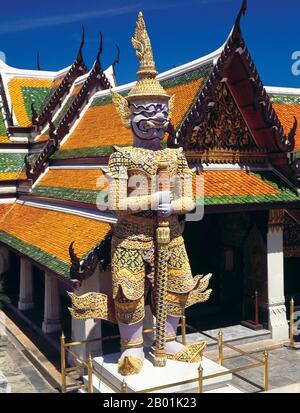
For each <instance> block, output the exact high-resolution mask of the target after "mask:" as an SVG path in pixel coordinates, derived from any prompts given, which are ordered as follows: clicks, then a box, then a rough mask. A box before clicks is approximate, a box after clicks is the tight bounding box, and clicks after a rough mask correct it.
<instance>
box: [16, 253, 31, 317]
mask: <svg viewBox="0 0 300 413" xmlns="http://www.w3.org/2000/svg"><path fill="white" fill-rule="evenodd" d="M33 307H34V303H33V280H32V265H31V262H30V261H29V260H28V259H26V258H21V260H20V295H19V302H18V308H19V310H22V311H24V310H29V309H31V308H33Z"/></svg>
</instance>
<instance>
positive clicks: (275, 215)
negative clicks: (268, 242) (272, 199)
mask: <svg viewBox="0 0 300 413" xmlns="http://www.w3.org/2000/svg"><path fill="white" fill-rule="evenodd" d="M283 228H284V209H270V210H269V231H271V232H275V231H276V232H278V231H282V230H283Z"/></svg>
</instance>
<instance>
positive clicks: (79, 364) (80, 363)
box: [61, 315, 269, 393]
mask: <svg viewBox="0 0 300 413" xmlns="http://www.w3.org/2000/svg"><path fill="white" fill-rule="evenodd" d="M180 326H181V336H182V340H181V341H182V343H183V344H186V329H187V328H188V329H190V330H191V331H194V332H197V333H200V334H202V335H203V336H206V337H208V338H210V339H211V340H213V341H215V342H216V343H217V346H218V362H219V365H221V366H223V363H224V360H225V359H226V358H225V357H224V347H227V348H229V349H230V350H233V351H235V352H237V353H239V354H241V355H243V356H245V357H247V358H249V359H251V360H253V361H255V363H252V364H248V365H245V366H241V367H236V368H233V369H227V368H226V370H225V371H221V372H219V373H214V374H209V375H206V376H205V375H204V374H203V367H202V363H200V365H199V367H198V373H197V377H196V378H194V379H190V380H184V381H181V382H174V383H171V384H167V385H163V386H157V387H152V388H145V389H143V390H140V391H138V393H150V392H154V391H156V392H157V391H162V390H165V389H167V388H172V387H177V386H183V385H187V384H193V383H194V384H195V386H198V392H199V393H203V388H204V382H205V381H207V380H209V379H213V378H217V377H223V376H227V375H230V374H236V373H239V372H242V371H246V370H250V369H253V368H258V367H263V371H264V385H263V388H264V390H265V391H266V390H268V386H269V385H268V381H269V378H268V353H267V351H265V352H264V356H263V359H261V358H259V357H257V356H255V355H253V354H251V353H248V352H246V351H243V350H241V349H239V348H238V347H235V346H232V345H231V344H228V343H224V338H223V332H222V331H220V332H219V334H218V337H217V338H215V337H213V336H211V335H209V334H207V333H205V332H203V331H200V330H197V329H195V328H194V327H192V326H190V325H188V324H187V323H186V319H185V316H184V315H183V316H182V322H181V325H180ZM143 332H144V333H150V332H154V329H147V330H144V331H143ZM119 337H120V336H119V335H115V336H110V337H99V338H95V339H92V340H81V341H76V342H70V343H66V342H65V337H64V335H63V334H62V336H61V391H62V393H65V392H66V391H67V376H68V375H69V374H70V373H71V372H74V371H76V370H77V369H78V368H86V369H87V389H86V390H87V392H88V393H93V375H94V376H95V377H97V378H98V379H99V380H100V381H102V382H103V383H106V384H107V385H108V386H109V387H111V388H113V390H114V391H115V392H116V393H126V392H127V383H126V380H125V379H124V380H123V382H122V384H121V386H120V388H118V387H117V386H115V385H114V384H113V383H111V382H109V383H108V382H107V380H106V379H105V378H104V377H103V376H102V375H101V374H100V373H99V372H98V371H97V370H95V369H94V367H93V359H92V356H91V354H89V356H88V359H87V360H81V359H80V358H79V357H78V355H77V354H75V353H73V352H72V351H71V350H70V347H74V346H79V345H82V344H88V343H92V342H97V341H98V342H103V341H108V340H113V339H117V338H119ZM66 352H69V353H70V354H71V355H72V356H73V357H74V359H75V364H76V366H75V367H70V368H66ZM240 378H241V379H243V378H242V377H240Z"/></svg>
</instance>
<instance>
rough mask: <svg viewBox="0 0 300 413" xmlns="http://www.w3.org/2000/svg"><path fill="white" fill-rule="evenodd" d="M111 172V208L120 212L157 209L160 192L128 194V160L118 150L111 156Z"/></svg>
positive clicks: (127, 212)
mask: <svg viewBox="0 0 300 413" xmlns="http://www.w3.org/2000/svg"><path fill="white" fill-rule="evenodd" d="M108 168H109V172H108V178H109V195H108V199H109V209H110V210H111V211H114V212H116V213H118V214H119V215H120V214H125V215H126V214H134V213H136V212H139V211H145V210H149V209H155V208H156V207H157V205H158V203H159V194H158V193H154V194H152V195H138V196H128V175H127V166H126V161H125V160H124V159H122V156H120V154H118V153H117V152H115V153H113V154H112V155H111V157H110V160H109V164H108Z"/></svg>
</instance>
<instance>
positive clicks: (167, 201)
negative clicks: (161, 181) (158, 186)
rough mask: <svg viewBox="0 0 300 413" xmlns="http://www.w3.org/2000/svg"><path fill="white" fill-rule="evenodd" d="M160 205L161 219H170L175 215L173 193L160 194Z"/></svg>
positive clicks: (159, 213) (158, 209)
mask: <svg viewBox="0 0 300 413" xmlns="http://www.w3.org/2000/svg"><path fill="white" fill-rule="evenodd" d="M158 196H159V203H158V207H157V214H158V216H160V217H169V216H170V215H172V214H173V212H174V209H173V207H172V193H171V191H160V192H158Z"/></svg>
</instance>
